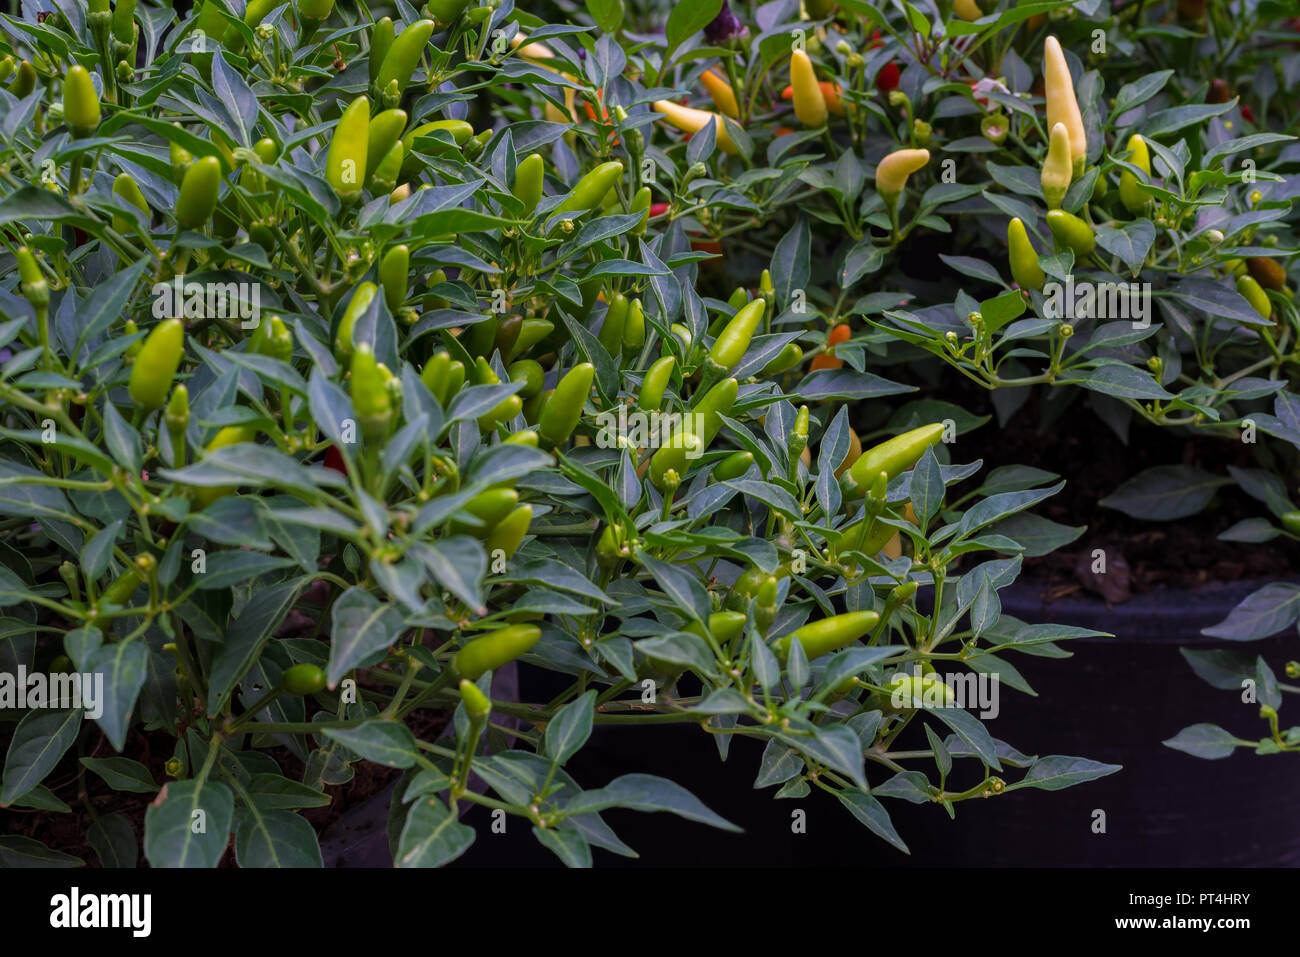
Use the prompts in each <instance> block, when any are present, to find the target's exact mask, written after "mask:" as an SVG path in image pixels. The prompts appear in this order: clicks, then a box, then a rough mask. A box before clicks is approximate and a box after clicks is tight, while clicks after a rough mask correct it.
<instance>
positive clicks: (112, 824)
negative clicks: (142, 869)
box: [86, 814, 140, 868]
mask: <svg viewBox="0 0 1300 957" xmlns="http://www.w3.org/2000/svg"><path fill="white" fill-rule="evenodd" d="M86 843H87V844H89V845H90V846H91V848H93V849H94V851H95V855H96V856H97V857H98V858H99V865H100V867H113V868H132V867H135V866H136V864H137V863H138V862H139V860H140V845H139V842H138V841H137V839H136V836H135V829H134V828H132V827H131V822H130V821H128V820H127V819H126V818H125V817H123V816H122V815H121V814H105V815H102V816H100V817H98V818H96V819H95V821H94V823H92V824H91V825H90V828H89V829H88V830H87V831H86Z"/></svg>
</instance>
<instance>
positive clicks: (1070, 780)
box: [1004, 754, 1122, 793]
mask: <svg viewBox="0 0 1300 957" xmlns="http://www.w3.org/2000/svg"><path fill="white" fill-rule="evenodd" d="M1121 768H1122V765H1119V764H1102V763H1101V762H1100V761H1091V760H1089V759H1088V758H1073V757H1067V756H1066V755H1062V754H1052V755H1048V756H1047V757H1045V758H1039V759H1038V760H1037V761H1035V762H1034V764H1033V766H1032V767H1031V768H1030V769H1029V771H1028V773H1026V774H1025V776H1024V777H1023V778H1022V779H1020V780H1019V781H1017V782H1016V783H1015V784H1009V785H1007V788H1006V790H1007V791H1016V790H1019V789H1020V788H1038V789H1039V790H1040V791H1060V790H1061V789H1063V788H1068V787H1072V786H1073V785H1075V784H1082V783H1083V782H1085V781H1095V780H1096V779H1097V778H1104V777H1106V775H1108V774H1114V773H1115V772H1116V771H1119V770H1120V769H1121ZM1004 793H1005V792H1004Z"/></svg>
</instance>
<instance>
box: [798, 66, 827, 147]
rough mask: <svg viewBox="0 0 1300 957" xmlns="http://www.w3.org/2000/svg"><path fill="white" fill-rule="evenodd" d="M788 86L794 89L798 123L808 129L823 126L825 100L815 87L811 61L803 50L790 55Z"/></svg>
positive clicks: (815, 75)
mask: <svg viewBox="0 0 1300 957" xmlns="http://www.w3.org/2000/svg"><path fill="white" fill-rule="evenodd" d="M790 85H791V86H792V87H794V115H795V116H796V117H798V119H799V122H800V123H802V124H803V125H804V126H807V127H810V128H816V127H819V126H825V125H826V98H825V97H824V96H822V90H821V87H820V86H818V85H817V73H816V71H815V70H813V65H812V60H810V59H808V54H807V53H805V52H804V51H803V50H795V51H794V52H793V53H792V54H791V55H790Z"/></svg>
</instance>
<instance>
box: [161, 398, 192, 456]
mask: <svg viewBox="0 0 1300 957" xmlns="http://www.w3.org/2000/svg"><path fill="white" fill-rule="evenodd" d="M163 424H165V425H166V426H167V432H168V435H169V436H170V437H171V440H172V468H177V469H178V468H182V467H183V466H184V465H185V430H186V429H187V428H189V425H190V393H189V390H188V389H186V388H185V384H184V383H183V382H178V383H176V388H174V389H172V397H171V399H169V400H168V402H167V411H166V412H164V413H163Z"/></svg>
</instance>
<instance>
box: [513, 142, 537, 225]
mask: <svg viewBox="0 0 1300 957" xmlns="http://www.w3.org/2000/svg"><path fill="white" fill-rule="evenodd" d="M545 172H546V161H545V160H543V159H542V154H541V153H531V154H529V155H528V156H525V157H524V158H523V159H522V160H521V161H520V163H519V165H518V166H516V167H515V181H514V183H513V184H512V185H511V187H510V192H511V193H513V194H514V197H515V199H517V200H519V202H521V203H523V204H524V216H526V217H527V216H532V215H533V210H535V209H536V208H537V204H538V203H540V202H541V201H542V180H543V177H544V175H545Z"/></svg>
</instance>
